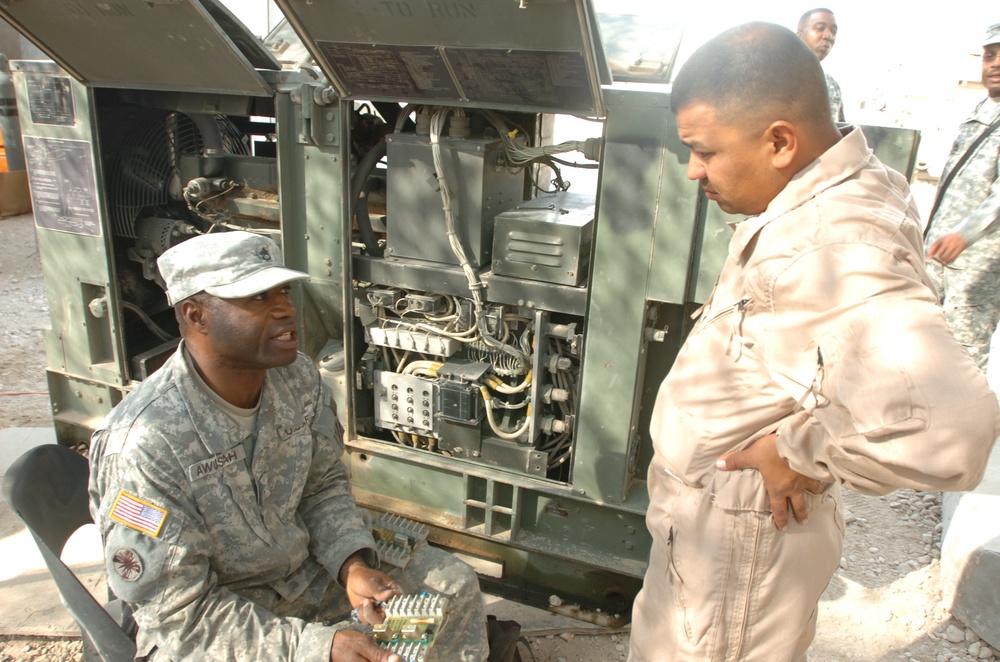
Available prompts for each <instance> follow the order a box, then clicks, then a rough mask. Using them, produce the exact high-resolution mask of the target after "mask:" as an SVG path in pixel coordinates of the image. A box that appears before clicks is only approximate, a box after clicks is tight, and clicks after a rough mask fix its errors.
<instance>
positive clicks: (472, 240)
mask: <svg viewBox="0 0 1000 662" xmlns="http://www.w3.org/2000/svg"><path fill="white" fill-rule="evenodd" d="M386 149H387V150H388V159H389V170H388V175H387V179H388V181H387V188H388V200H387V206H388V209H389V216H388V218H387V219H386V226H387V228H388V242H387V245H386V254H387V255H389V256H391V257H404V258H413V259H416V260H427V261H429V262H439V263H442V264H458V259H457V258H456V257H455V253H454V251H452V249H451V246H450V244H449V242H448V236H447V235H446V234H445V216H444V211H443V209H442V207H441V193H440V183H439V180H438V177H437V173H436V172H435V167H434V159H433V156H432V154H431V142H430V138H429V137H428V136H421V135H418V134H413V133H407V134H394V135H390V136H386ZM441 158H442V162H443V165H444V167H445V171H446V172H445V176H446V178H447V180H448V181H449V186H450V187H451V188H452V196H453V197H452V211H453V213H454V215H455V218H456V219H457V220H456V223H457V225H458V227H457V232H458V236H459V237H460V238H461V240H462V241H463V242H464V243H465V247H466V251H467V252H468V257H469V260H470V261H471V262H472V264H473V265H475V266H477V267H478V266H482V265H484V264H489V261H490V253H491V251H492V248H493V219H494V218H495V217H496V215H497V214H499V213H500V212H502V211H504V210H505V209H510V208H511V207H513V206H514V205H516V204H518V203H519V202H521V199H522V195H523V188H524V177H523V175H522V174H520V173H518V172H516V171H513V170H511V169H510V168H507V167H505V166H504V165H503V144H502V143H501V142H500V140H497V139H488V138H479V139H475V138H463V139H452V138H442V139H441Z"/></svg>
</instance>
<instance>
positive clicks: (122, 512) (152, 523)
mask: <svg viewBox="0 0 1000 662" xmlns="http://www.w3.org/2000/svg"><path fill="white" fill-rule="evenodd" d="M110 517H111V519H113V520H114V521H116V522H118V523H119V524H124V525H125V526H127V527H129V528H130V529H135V530H136V531H140V532H142V533H145V534H146V535H148V536H153V537H154V538H158V537H159V535H160V530H161V529H162V528H163V523H164V522H165V521H166V519H167V511H166V510H164V509H163V508H160V507H159V506H154V505H153V504H151V503H149V502H148V501H143V500H142V499H140V498H138V497H135V496H132V495H131V494H129V493H128V492H126V491H125V490H122V491H121V492H119V493H118V498H117V499H116V500H115V507H114V508H112V509H111V513H110Z"/></svg>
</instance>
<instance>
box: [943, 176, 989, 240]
mask: <svg viewBox="0 0 1000 662" xmlns="http://www.w3.org/2000/svg"><path fill="white" fill-rule="evenodd" d="M978 184H979V183H978V182H976V183H975V185H978ZM998 227H1000V179H997V180H994V181H993V184H992V185H991V186H990V194H989V195H988V196H987V197H986V199H985V200H983V204H981V205H979V207H978V208H977V209H976V210H975V211H973V212H972V213H971V214H969V215H968V216H966V217H965V218H964V219H962V221H961V222H960V223H959V224H958V225H956V226H955V227H954V228H953V229H952V232H954V233H955V234H957V235H959V236H960V237H962V239H964V240H965V241H966V243H968V244H969V246H971V245H973V244H974V243H976V242H977V241H979V240H980V239H982V238H983V237H985V236H987V235H990V234H992V233H993V232H995V231H996V230H997V228H998Z"/></svg>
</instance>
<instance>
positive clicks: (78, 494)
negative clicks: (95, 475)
mask: <svg viewBox="0 0 1000 662" xmlns="http://www.w3.org/2000/svg"><path fill="white" fill-rule="evenodd" d="M89 473H90V465H89V462H88V461H87V459H86V458H85V457H83V456H82V455H80V454H79V453H77V452H76V451H73V450H71V449H69V448H66V447H65V446H59V445H57V444H46V445H43V446H37V447H35V448H32V449H31V450H29V451H28V452H26V453H25V454H24V455H22V456H21V457H19V458H18V459H17V460H15V461H14V463H13V464H12V465H11V466H10V468H9V469H7V473H6V475H5V476H4V478H3V498H4V500H5V501H6V502H7V503H8V504H9V505H10V507H11V508H12V509H13V510H14V512H15V513H17V516H18V517H20V518H21V519H22V520H23V521H24V523H25V525H26V526H27V527H28V530H29V531H30V532H31V535H32V536H33V537H34V539H35V543H36V544H37V545H38V549H39V550H40V551H41V553H42V557H43V558H44V559H45V565H46V566H48V568H49V572H50V573H51V574H52V578H53V579H54V580H55V582H56V587H57V588H58V589H59V596H60V597H61V598H62V602H63V604H64V605H65V606H66V609H67V610H68V611H69V613H70V614H71V615H72V616H73V618H74V619H75V620H76V623H77V625H79V626H80V630H81V633H82V635H83V642H84V646H83V649H84V659H86V660H88V662H89V661H90V660H97V659H101V660H104V661H105V662H119V661H121V662H124V661H125V660H133V659H134V658H135V641H133V640H132V638H131V637H129V635H128V634H126V632H125V631H124V630H123V629H122V627H121V626H120V625H119V624H118V622H117V621H116V620H115V619H114V618H112V616H111V615H110V614H109V613H108V611H107V610H106V609H105V608H104V607H102V606H101V604H100V603H99V602H98V601H97V600H96V599H94V596H93V595H91V593H90V591H88V590H87V588H86V587H85V586H84V585H83V584H82V583H81V582H80V580H79V579H77V576H76V575H75V574H74V573H73V571H72V570H70V569H69V568H68V567H67V566H66V565H65V564H64V563H63V562H62V560H60V558H59V557H60V555H61V554H62V551H63V547H65V545H66V541H67V540H69V538H70V536H71V535H73V533H74V532H75V531H76V530H77V529H79V528H80V527H81V526H83V525H85V524H90V523H92V522H93V520H92V519H91V517H90V510H89V506H88V499H87V480H88V475H89ZM98 656H99V657H98Z"/></svg>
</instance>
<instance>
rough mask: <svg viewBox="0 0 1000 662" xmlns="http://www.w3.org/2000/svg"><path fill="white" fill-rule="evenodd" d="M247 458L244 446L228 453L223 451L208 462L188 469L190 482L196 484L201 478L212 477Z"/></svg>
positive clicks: (236, 447) (196, 464)
mask: <svg viewBox="0 0 1000 662" xmlns="http://www.w3.org/2000/svg"><path fill="white" fill-rule="evenodd" d="M246 457H247V453H246V450H244V449H243V444H240V445H239V446H233V447H232V448H230V449H229V450H228V451H222V452H221V453H218V454H216V455H213V456H212V457H210V458H208V459H207V460H202V461H201V462H195V463H194V464H192V465H191V466H190V467H188V470H187V473H188V480H190V481H191V482H194V481H196V480H198V479H199V478H204V477H205V476H211V475H212V474H214V473H217V472H219V471H222V470H223V469H225V468H226V467H228V466H229V465H230V464H232V463H233V462H239V461H242V460H245V459H246Z"/></svg>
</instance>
